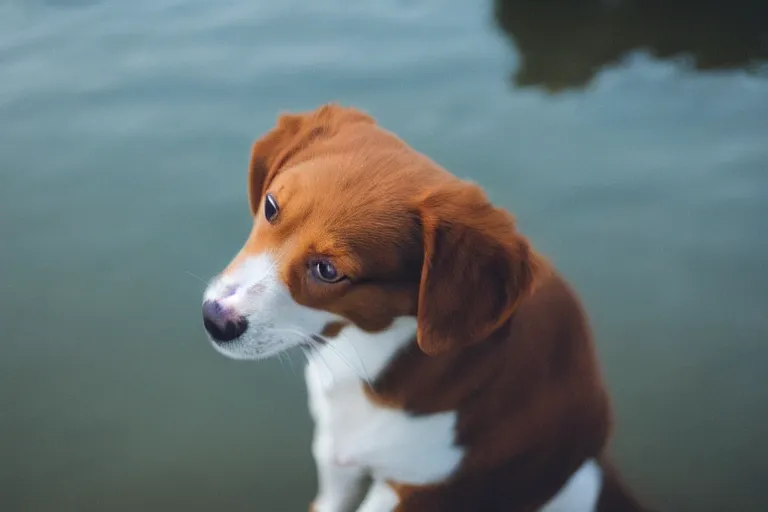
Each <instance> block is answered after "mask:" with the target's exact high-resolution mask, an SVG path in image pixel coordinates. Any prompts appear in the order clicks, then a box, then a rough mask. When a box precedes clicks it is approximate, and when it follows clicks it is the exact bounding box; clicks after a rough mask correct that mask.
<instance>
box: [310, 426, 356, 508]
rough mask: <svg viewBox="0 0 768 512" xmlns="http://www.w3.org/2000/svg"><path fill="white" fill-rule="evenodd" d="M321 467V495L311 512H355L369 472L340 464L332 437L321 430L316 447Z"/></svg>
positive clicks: (318, 496)
mask: <svg viewBox="0 0 768 512" xmlns="http://www.w3.org/2000/svg"><path fill="white" fill-rule="evenodd" d="M312 452H313V455H314V458H315V464H316V466H317V480H318V493H317V496H316V497H315V500H314V501H313V502H312V504H311V505H310V507H309V510H310V511H311V512H351V510H352V507H353V506H354V505H355V504H356V503H357V502H358V499H359V497H360V491H361V487H362V483H363V478H364V477H365V472H364V471H363V469H362V468H360V467H359V466H354V465H345V464H341V463H340V461H338V460H336V457H335V453H334V451H333V444H332V441H331V438H330V436H328V435H325V434H324V432H323V429H322V428H317V429H316V431H315V438H314V441H313V443H312Z"/></svg>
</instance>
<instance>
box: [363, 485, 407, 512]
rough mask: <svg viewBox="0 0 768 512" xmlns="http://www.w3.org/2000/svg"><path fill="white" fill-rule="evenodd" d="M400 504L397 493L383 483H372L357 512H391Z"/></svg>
mask: <svg viewBox="0 0 768 512" xmlns="http://www.w3.org/2000/svg"><path fill="white" fill-rule="evenodd" d="M399 502H400V498H399V497H398V496H397V493H396V492H395V491H394V490H393V489H392V488H391V487H390V486H389V485H387V484H386V483H384V482H374V483H373V485H372V486H371V489H370V490H369V491H368V495H367V496H366V497H365V500H363V503H362V504H361V505H360V508H358V509H357V512H392V511H393V510H395V507H397V504H398V503H399Z"/></svg>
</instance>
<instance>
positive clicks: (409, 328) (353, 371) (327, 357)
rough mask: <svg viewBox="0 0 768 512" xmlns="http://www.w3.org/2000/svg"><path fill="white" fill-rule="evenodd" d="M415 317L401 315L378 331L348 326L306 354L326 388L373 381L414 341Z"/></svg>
mask: <svg viewBox="0 0 768 512" xmlns="http://www.w3.org/2000/svg"><path fill="white" fill-rule="evenodd" d="M415 336H416V318H415V317H401V318H397V319H395V321H394V322H393V323H392V325H391V326H390V327H389V328H388V329H386V330H384V331H380V332H376V333H368V332H366V331H363V330H361V329H359V328H357V327H354V326H351V325H349V326H347V327H345V328H344V329H342V330H341V332H339V333H338V334H337V335H336V336H335V337H334V338H333V339H330V340H328V341H327V343H325V344H323V345H321V346H318V347H316V348H315V349H313V350H312V352H311V353H309V355H308V359H309V364H310V366H312V367H313V371H314V372H316V374H317V375H318V377H319V378H320V379H321V385H322V387H323V388H324V389H326V390H331V389H333V388H334V387H337V386H339V385H343V384H349V383H359V382H361V381H362V382H373V381H374V380H375V379H376V378H377V377H378V375H379V374H380V373H381V371H382V370H384V369H385V368H386V366H387V364H388V363H389V362H390V361H391V360H392V359H393V358H394V356H395V355H396V354H397V352H398V351H399V350H401V349H402V348H403V347H405V346H406V345H408V344H409V343H411V342H413V341H414V339H415Z"/></svg>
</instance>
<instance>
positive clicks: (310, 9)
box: [0, 0, 768, 512]
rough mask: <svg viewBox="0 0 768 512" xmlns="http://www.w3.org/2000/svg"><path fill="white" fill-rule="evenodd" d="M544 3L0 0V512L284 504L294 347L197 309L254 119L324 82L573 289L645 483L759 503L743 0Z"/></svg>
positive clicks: (749, 88)
mask: <svg viewBox="0 0 768 512" xmlns="http://www.w3.org/2000/svg"><path fill="white" fill-rule="evenodd" d="M560 4H561V2H553V1H551V0H547V1H542V2H539V3H538V4H536V3H535V2H533V3H532V2H531V1H527V2H525V1H513V0H509V1H506V2H503V3H502V2H501V0H499V3H498V4H497V5H494V4H492V3H490V2H459V1H453V2H438V1H437V0H429V1H422V2H403V1H395V0H388V1H382V2H370V3H365V2H351V1H347V2H344V1H341V0H331V1H329V2H309V1H304V2H300V1H288V2H282V3H279V2H267V1H265V0H259V1H256V0H227V1H221V2H203V1H202V0H186V1H180V0H133V1H131V2H117V1H114V0H113V1H106V0H104V1H97V0H92V1H88V0H80V1H67V2H65V1H58V2H55V1H53V0H48V1H43V0H6V1H4V2H2V3H0V286H1V288H0V289H1V290H2V293H1V294H0V321H2V326H3V335H2V338H0V340H1V343H0V510H3V511H57V512H58V511H92V510H93V511H101V510H104V511H123V510H125V511H135V510H153V511H154V510H158V511H160V510H162V511H168V510H183V511H208V510H250V511H253V510H257V511H265V512H272V511H274V512H283V511H287V512H290V511H295V510H305V509H306V503H307V502H308V501H309V500H310V499H311V497H312V496H313V494H314V489H315V476H314V467H313V465H312V460H311V458H310V455H309V443H310V435H311V425H310V422H309V416H308V413H307V411H306V405H305V404H306V401H305V400H306V399H305V392H304V385H303V377H302V372H301V361H300V358H299V357H295V358H294V361H293V362H292V363H290V364H289V363H288V362H287V361H283V362H282V364H281V362H280V361H278V360H274V361H269V362H265V363H238V362H234V361H230V360H226V359H224V358H223V357H221V356H219V355H218V354H217V353H215V352H214V350H213V349H212V348H210V347H209V345H208V342H207V341H206V340H205V337H204V335H203V331H202V327H201V321H200V313H199V309H200V300H201V292H202V289H203V286H204V284H203V282H202V281H201V278H202V279H203V280H205V279H207V278H209V277H210V276H211V275H213V274H214V273H215V272H218V271H219V270H220V269H221V268H222V266H223V265H224V264H226V262H227V261H228V260H229V258H230V257H231V256H232V255H233V254H234V252H235V251H236V250H237V249H238V248H239V246H240V244H241V243H242V241H243V239H244V237H245V236H246V234H247V232H248V228H249V218H248V209H247V206H246V203H245V199H246V196H245V194H246V192H245V188H244V184H245V166H246V163H247V158H248V151H249V145H250V143H251V142H252V140H253V139H254V138H255V137H256V136H258V135H259V134H260V133H262V132H263V131H264V130H266V129H267V128H269V127H270V126H271V124H272V123H273V121H274V118H275V115H276V113H277V112H278V111H280V110H298V109H307V108H312V107H315V106H317V105H318V104H319V103H321V102H325V101H329V100H337V101H340V102H343V103H345V104H352V105H356V106H359V107H361V108H364V109H366V110H368V111H369V112H371V113H372V114H373V115H375V116H376V117H377V118H378V119H379V120H380V122H381V123H382V124H384V125H385V126H386V127H387V128H389V129H392V130H394V131H396V132H397V133H398V134H400V135H401V136H402V137H404V138H405V139H406V140H408V141H409V142H410V143H411V144H412V145H413V146H414V147H416V148H417V149H419V150H422V151H424V152H426V153H428V154H429V155H430V156H431V157H433V158H434V159H436V160H437V161H439V162H440V163H442V164H443V165H445V166H446V167H447V168H449V169H450V170H452V171H453V172H455V173H456V174H458V175H461V176H464V177H471V178H472V179H474V180H476V181H478V182H480V183H481V184H483V185H485V186H487V187H488V189H489V190H490V193H491V195H492V197H493V198H494V199H495V200H496V201H498V202H499V203H500V204H503V205H505V206H507V207H509V209H510V210H512V211H513V212H515V213H516V215H517V216H518V218H519V222H520V225H521V228H522V229H523V230H524V231H525V232H526V233H527V234H528V235H530V237H531V238H532V239H533V240H534V242H535V243H536V244H537V246H538V247H539V248H540V249H541V250H543V251H544V252H546V253H547V254H548V255H549V256H550V257H551V258H552V259H553V260H554V261H555V262H556V263H557V264H558V265H559V267H560V268H561V269H562V271H563V272H564V273H565V274H566V275H567V276H568V277H569V278H570V279H571V281H572V282H573V283H574V284H575V285H576V286H577V287H578V289H579V290H580V292H581V294H582V296H583V298H584V300H585V302H586V304H587V307H588V308H589V311H590V313H591V316H592V320H593V323H594V327H595V331H596V334H597V339H598V344H599V350H600V354H601V357H602V360H603V361H604V366H605V373H606V375H607V377H608V380H609V382H610V384H611V388H612V393H613V396H614V399H615V406H616V410H617V418H618V425H617V431H616V438H615V443H614V449H615V453H616V458H617V460H618V462H619V463H620V465H621V467H622V468H623V470H624V472H625V475H626V477H627V479H628V480H629V481H630V483H631V484H632V485H633V486H634V487H635V488H636V489H637V491H638V492H639V493H640V494H641V495H643V496H645V497H646V499H647V500H648V501H649V502H650V503H652V504H654V505H656V506H657V507H658V508H659V509H661V510H669V511H688V510H690V511H726V510H728V511H730V510H734V511H737V510H738V511H753V510H754V511H758V510H768V486H766V482H768V466H767V464H768V463H767V462H766V461H768V445H766V443H765V435H766V433H767V432H768V372H767V371H766V368H767V367H768V344H766V341H767V338H768V269H766V263H765V262H766V259H767V258H768V230H767V229H766V223H767V222H768V78H766V76H765V74H764V73H763V74H760V72H759V70H758V73H757V74H755V73H754V72H752V71H754V65H753V64H752V63H751V62H750V61H751V59H753V58H756V57H763V58H764V57H765V56H766V55H765V54H766V47H767V43H766V41H768V39H766V37H765V33H766V31H765V30H763V29H764V28H765V24H766V23H768V21H767V20H768V17H766V16H765V9H764V8H761V9H762V11H761V12H760V11H758V10H757V8H755V10H754V12H747V11H746V10H745V11H744V13H743V14H739V12H737V11H738V9H740V8H741V7H738V8H737V6H736V4H731V5H732V6H733V7H731V8H728V9H726V8H723V7H720V9H719V10H718V9H717V8H715V7H712V6H710V5H709V4H710V3H709V2H704V3H702V4H701V5H702V7H701V8H700V9H699V10H698V11H697V12H696V14H695V15H693V14H690V13H687V14H686V13H684V12H682V11H681V12H673V11H670V12H666V11H665V10H664V9H663V8H661V7H660V6H656V7H654V8H649V9H646V10H645V11H643V10H640V9H637V8H632V7H631V6H630V7H622V6H621V5H623V4H621V5H619V4H617V5H618V6H614V7H606V6H605V5H604V4H599V3H598V2H582V3H581V4H579V5H581V6H582V7H581V8H578V9H577V8H576V7H573V6H571V7H568V8H566V7H565V6H564V5H560ZM601 5H602V7H601ZM654 5H655V3H654ZM659 5H661V4H659ZM744 9H749V7H748V6H747V7H744ZM495 13H497V14H496V15H495ZM761 16H762V17H761ZM502 27H503V29H502ZM644 48H645V49H648V50H649V51H648V52H646V51H645V50H644ZM680 50H690V51H692V52H693V53H689V54H684V55H683V56H682V58H672V59H664V60H658V59H657V58H656V57H654V56H653V55H660V56H663V57H668V56H674V55H676V54H677V53H678V52H679V51H680ZM521 52H522V53H521ZM686 55H687V57H686ZM691 55H695V56H696V57H695V58H692V57H691ZM691 60H694V61H695V62H696V63H697V64H695V65H690V61H691ZM686 62H688V63H686ZM699 68H700V69H699ZM745 68H749V69H752V71H750V72H747V71H745ZM195 276H199V278H198V277H195Z"/></svg>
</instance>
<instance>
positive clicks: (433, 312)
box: [417, 180, 539, 355]
mask: <svg viewBox="0 0 768 512" xmlns="http://www.w3.org/2000/svg"><path fill="white" fill-rule="evenodd" d="M421 219H422V226H423V233H424V263H423V267H422V270H421V283H420V287H419V303H418V312H417V316H418V333H417V341H418V344H419V347H421V350H422V351H423V352H425V353H426V354H430V355H435V354H439V353H442V352H445V351H447V350H451V349H454V348H459V347H462V346H467V345H470V344H473V343H476V342H479V341H482V340H484V339H486V338H487V337H488V336H489V335H490V334H492V333H493V332H494V331H495V330H497V329H498V328H499V327H501V326H502V325H503V324H504V323H505V322H506V321H507V320H508V319H509V318H510V316H511V315H512V313H513V312H514V310H515V309H516V307H517V305H518V304H519V302H520V300H521V299H522V298H523V297H524V296H525V294H526V293H527V292H528V291H529V290H530V289H531V287H532V285H533V280H534V274H535V272H536V270H537V267H538V265H539V263H538V256H537V255H535V254H534V253H533V250H532V249H531V247H530V246H529V243H528V241H527V240H526V239H525V238H523V237H522V236H521V235H520V234H518V233H517V231H516V230H515V223H514V219H513V218H512V216H510V215H509V214H508V213H506V212H505V211H503V210H501V209H498V208H495V207H493V206H492V205H491V204H490V202H489V201H488V200H487V198H486V197H485V194H484V193H483V192H482V190H481V189H480V188H479V187H477V186H475V185H473V184H470V183H466V182H461V181H458V180H457V181H456V182H455V183H451V184H449V185H443V186H441V187H440V188H438V189H436V190H432V191H430V192H429V193H428V194H427V195H426V197H425V198H423V199H422V200H421Z"/></svg>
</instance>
